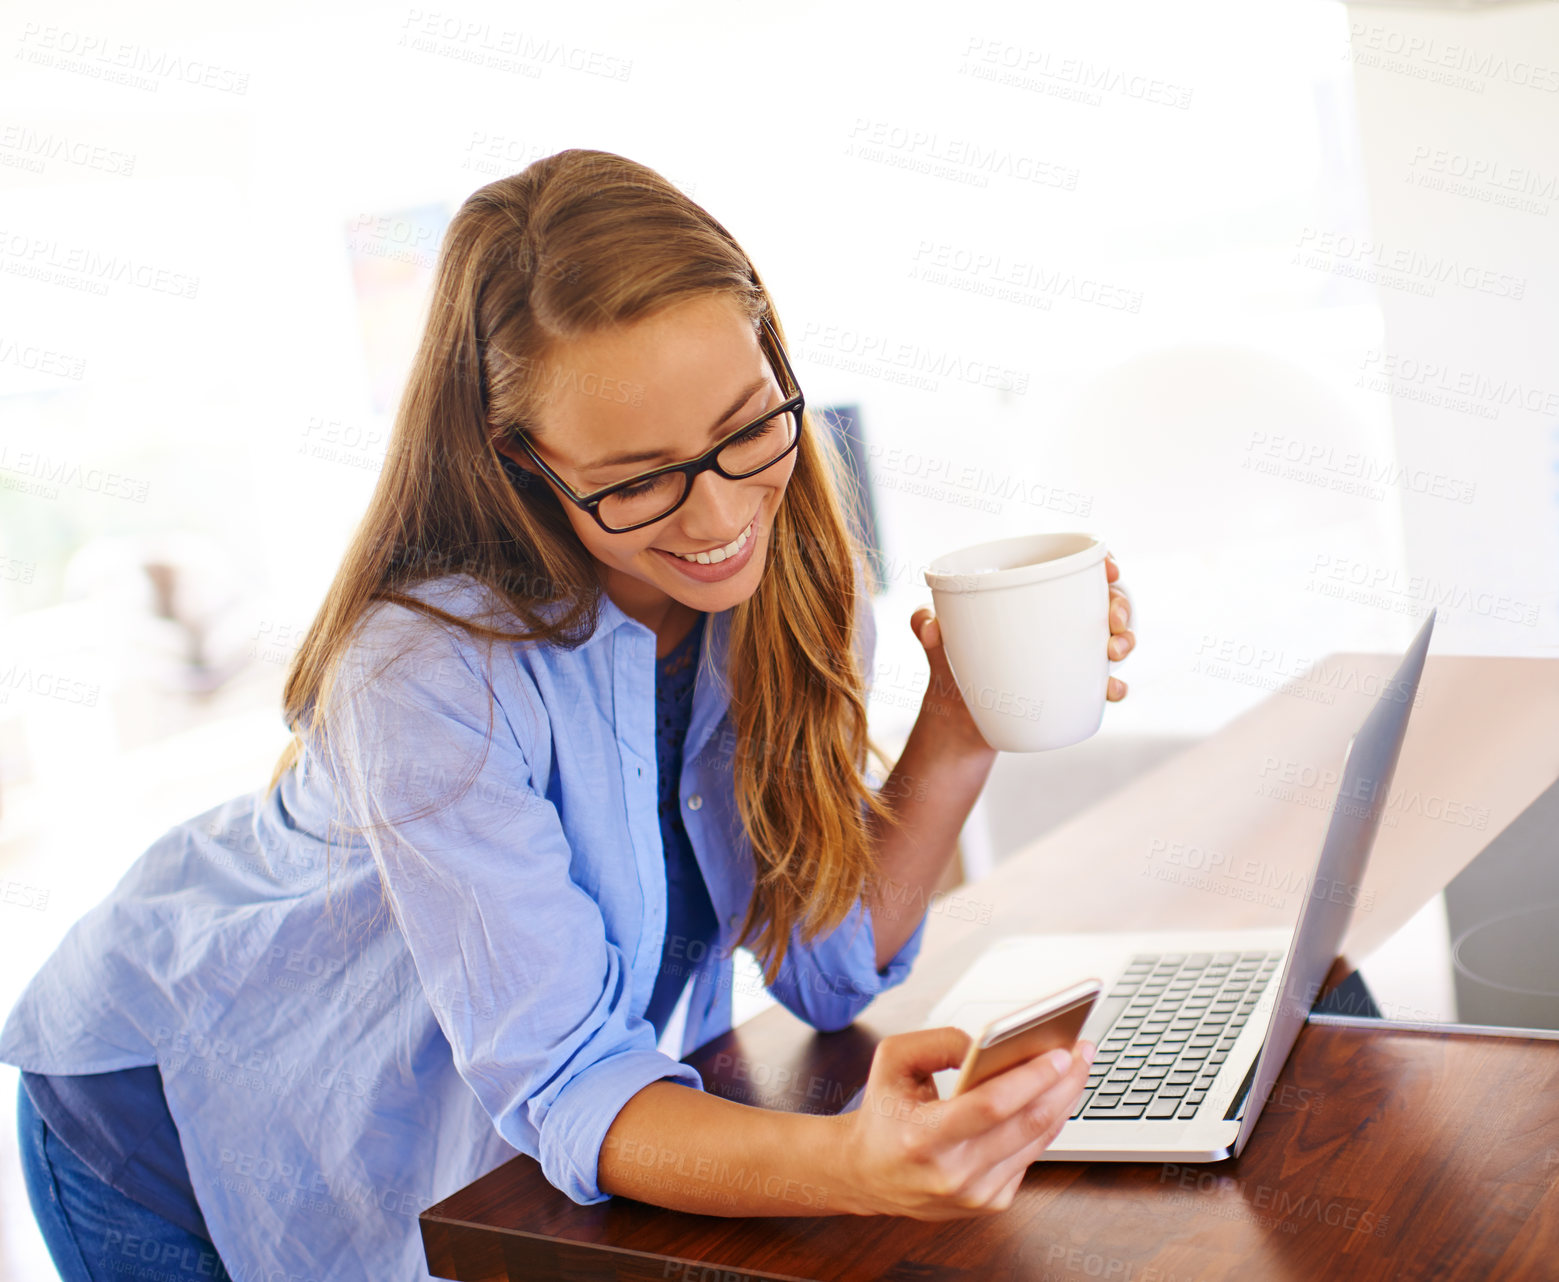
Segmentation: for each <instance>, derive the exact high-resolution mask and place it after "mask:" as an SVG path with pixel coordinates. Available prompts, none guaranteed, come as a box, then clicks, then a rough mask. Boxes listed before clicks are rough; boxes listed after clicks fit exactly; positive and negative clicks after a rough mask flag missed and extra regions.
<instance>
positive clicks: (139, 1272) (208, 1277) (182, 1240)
mask: <svg viewBox="0 0 1559 1282" xmlns="http://www.w3.org/2000/svg"><path fill="white" fill-rule="evenodd" d="M17 1096H18V1099H17V1101H16V1136H17V1142H18V1143H19V1145H20V1146H21V1150H22V1175H23V1177H24V1178H25V1179H26V1181H27V1198H28V1201H30V1202H31V1203H32V1213H33V1215H34V1217H35V1218H36V1219H37V1221H38V1227H39V1229H41V1230H42V1232H43V1240H44V1242H45V1243H46V1244H47V1245H48V1248H49V1254H50V1255H51V1256H53V1257H54V1267H55V1268H57V1269H58V1270H59V1272H60V1277H61V1278H62V1279H63V1282H129V1279H142V1280H143V1282H193V1280H195V1279H203V1280H204V1282H226V1279H227V1276H228V1274H227V1269H226V1268H224V1267H223V1265H222V1260H221V1258H220V1257H219V1256H218V1255H217V1250H216V1247H214V1246H212V1245H211V1243H210V1242H208V1241H206V1239H205V1238H201V1237H196V1236H195V1235H194V1234H193V1233H190V1232H189V1231H188V1230H186V1229H181V1228H180V1227H179V1226H178V1225H177V1224H170V1223H169V1222H168V1221H167V1220H165V1219H163V1218H162V1216H160V1215H158V1214H157V1213H156V1212H155V1211H152V1210H148V1209H147V1208H146V1207H144V1206H142V1205H141V1204H140V1203H139V1202H137V1201H135V1200H134V1199H133V1198H128V1197H126V1196H125V1195H124V1194H123V1193H121V1192H119V1190H118V1189H116V1188H113V1187H111V1186H110V1185H108V1184H105V1183H104V1182H103V1181H102V1180H100V1179H98V1177H97V1176H96V1175H94V1174H93V1173H92V1172H91V1170H90V1169H88V1167H87V1166H86V1164H85V1163H84V1162H82V1160H81V1159H80V1158H78V1157H77V1156H76V1155H75V1154H74V1153H72V1152H71V1151H70V1149H69V1148H68V1147H66V1145H65V1144H64V1143H63V1141H61V1139H60V1138H59V1136H57V1135H56V1134H55V1133H54V1132H53V1131H51V1130H50V1129H49V1128H48V1125H47V1124H46V1123H45V1122H44V1120H43V1118H42V1117H40V1116H39V1115H38V1110H37V1109H36V1108H35V1107H33V1102H32V1097H31V1096H30V1095H28V1094H27V1088H26V1087H25V1086H22V1085H20V1084H18V1086H17Z"/></svg>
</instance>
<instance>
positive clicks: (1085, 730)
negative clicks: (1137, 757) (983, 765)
mask: <svg viewBox="0 0 1559 1282" xmlns="http://www.w3.org/2000/svg"><path fill="white" fill-rule="evenodd" d="M1105 550H1106V549H1105V546H1104V541H1103V540H1102V539H1100V538H1097V537H1095V536H1094V535H1092V534H1024V535H1019V536H1018V537H1017V538H1010V539H997V540H996V541H995V542H992V543H980V544H977V545H975V546H974V547H968V548H963V549H961V550H959V551H957V552H949V553H948V554H947V555H945V556H940V557H938V558H937V559H936V560H935V561H933V562H932V563H931V565H930V566H929V568H927V570H926V572H925V576H926V584H927V586H928V587H930V589H931V597H932V601H933V604H934V608H935V610H936V617H937V621H938V623H939V624H940V625H941V628H942V644H943V646H944V647H945V648H946V650H947V661H948V664H949V665H950V666H951V668H952V670H953V678H954V680H955V681H957V683H958V693H959V694H961V695H962V696H963V700H964V703H965V704H966V705H967V706H968V708H969V713H970V715H971V716H972V717H973V718H974V724H975V725H976V726H977V727H978V728H979V731H980V734H981V735H983V736H984V738H985V741H986V743H988V744H990V746H991V747H993V748H1000V749H1002V750H1003V751H1005V752H1038V751H1041V750H1043V749H1046V748H1064V747H1066V745H1068V744H1072V743H1078V742H1079V741H1081V740H1083V739H1086V738H1088V736H1089V735H1091V734H1093V733H1094V732H1095V731H1096V730H1098V728H1099V723H1100V722H1101V721H1102V720H1103V719H1104V704H1105V694H1106V692H1107V691H1108V689H1109V683H1110V656H1109V650H1108V648H1107V647H1108V646H1109V642H1110V589H1109V581H1108V579H1107V578H1106V576H1105V571H1104V554H1105Z"/></svg>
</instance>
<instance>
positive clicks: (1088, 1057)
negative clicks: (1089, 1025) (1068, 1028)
mask: <svg viewBox="0 0 1559 1282" xmlns="http://www.w3.org/2000/svg"><path fill="white" fill-rule="evenodd" d="M1098 1053H1099V1048H1098V1047H1097V1046H1095V1045H1094V1044H1093V1043H1092V1042H1084V1043H1083V1044H1082V1051H1081V1054H1082V1057H1083V1063H1085V1064H1092V1063H1093V1057H1094V1056H1095V1055H1097V1054H1098Z"/></svg>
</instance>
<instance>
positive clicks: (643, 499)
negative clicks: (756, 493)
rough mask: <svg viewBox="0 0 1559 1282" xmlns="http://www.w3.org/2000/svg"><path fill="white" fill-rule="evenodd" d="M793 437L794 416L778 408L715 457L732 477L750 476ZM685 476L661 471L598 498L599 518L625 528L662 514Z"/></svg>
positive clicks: (681, 489)
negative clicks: (623, 488) (656, 474)
mask: <svg viewBox="0 0 1559 1282" xmlns="http://www.w3.org/2000/svg"><path fill="white" fill-rule="evenodd" d="M795 439H796V415H795V412H794V411H792V410H781V411H778V412H776V413H774V414H771V415H769V417H768V418H766V419H763V420H762V421H761V422H758V423H754V424H753V425H752V426H751V427H749V428H747V430H746V431H744V432H742V433H740V434H739V435H737V436H736V437H734V438H733V439H732V440H730V441H729V442H727V443H726V446H725V448H724V449H722V450H721V451H720V453H719V454H718V455H717V456H716V457H717V458H718V459H719V462H720V466H721V468H723V469H724V470H725V471H726V472H728V473H730V474H731V475H733V476H750V475H752V473H754V472H760V471H762V470H763V469H764V468H766V467H768V466H769V464H770V463H773V462H775V461H776V460H777V459H778V458H779V457H780V456H781V455H782V454H784V453H785V451H786V450H788V449H789V448H790V447H791V445H792V444H793V443H794V441H795ZM687 485H688V479H687V475H686V473H683V472H664V473H662V474H661V475H660V476H652V477H650V478H649V479H648V480H645V481H641V482H639V484H637V485H630V486H629V487H628V488H627V489H625V490H618V491H616V492H615V493H613V494H609V495H607V496H606V497H605V498H604V499H602V500H601V506H600V507H599V508H598V509H597V511H598V512H599V513H600V516H601V520H602V521H603V522H605V524H606V525H607V526H609V527H611V528H612V529H625V528H627V527H628V526H630V525H640V524H643V523H644V522H647V521H654V520H657V519H658V518H660V517H662V516H665V515H666V514H667V513H668V512H670V511H671V510H672V508H674V507H676V506H677V504H679V503H681V502H682V496H683V494H684V493H686V491H687Z"/></svg>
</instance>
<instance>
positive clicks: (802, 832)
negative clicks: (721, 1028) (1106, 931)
mask: <svg viewBox="0 0 1559 1282" xmlns="http://www.w3.org/2000/svg"><path fill="white" fill-rule="evenodd" d="M710 295H719V296H724V297H727V298H730V299H733V300H735V301H736V302H737V303H738V305H739V306H740V308H741V310H742V311H743V313H744V314H745V315H746V316H747V317H748V318H749V319H750V320H751V322H752V324H753V326H754V328H755V330H756V331H757V332H758V335H759V341H760V343H762V344H763V346H764V350H765V355H766V356H767V357H768V360H769V362H770V364H771V366H772V367H773V368H775V369H778V368H779V362H778V360H777V355H776V353H775V352H773V351H770V350H768V348H769V346H770V344H769V343H768V341H767V339H766V337H765V336H764V333H763V327H762V326H761V325H760V323H759V322H760V321H761V319H762V318H764V317H767V318H768V320H769V322H770V323H771V324H772V326H773V328H774V330H775V331H776V333H777V334H778V335H779V336H780V341H781V342H783V341H784V331H783V329H782V328H781V326H780V322H779V318H778V316H776V315H775V312H774V307H773V304H772V302H771V301H770V299H769V295H768V291H767V290H766V289H765V288H764V285H763V282H762V280H761V279H760V278H759V276H758V273H757V270H756V269H755V268H754V267H753V265H752V263H751V261H750V260H749V259H748V257H747V255H746V254H745V253H744V252H743V251H742V249H741V247H740V246H739V245H738V244H737V242H736V240H735V239H734V238H733V237H732V236H731V234H730V233H729V232H727V231H726V229H725V228H724V227H722V226H721V225H720V223H718V222H717V221H715V219H714V218H712V217H711V216H710V215H709V214H708V213H707V212H706V211H705V210H704V209H702V208H701V207H700V206H699V205H697V204H695V203H694V202H693V201H692V200H690V199H689V198H688V197H687V196H686V195H684V194H683V193H682V192H681V191H679V190H678V189H677V188H676V187H675V186H673V185H672V184H671V183H670V182H668V181H666V179H664V178H662V177H661V176H660V175H659V174H658V173H656V172H655V171H654V170H652V169H648V168H646V167H645V166H643V165H640V164H636V163H634V162H633V161H631V160H627V159H625V158H623V157H621V156H617V155H614V154H612V153H610V152H603V151H590V150H579V149H575V150H569V151H562V152H559V153H557V154H556V155H553V156H548V157H546V158H544V159H542V160H538V161H536V162H535V163H534V164H532V165H530V166H528V167H527V168H526V169H525V170H523V171H522V172H520V173H518V174H514V175H513V176H511V177H508V178H502V179H499V180H498V181H496V182H492V183H489V184H488V185H487V186H485V187H483V188H481V189H480V190H478V191H476V192H475V193H473V194H472V195H471V196H470V197H469V198H468V199H467V200H466V201H465V202H464V204H463V205H462V206H461V207H460V209H459V211H458V212H457V213H456V214H455V216H454V218H453V220H452V221H451V223H450V225H449V228H448V230H447V232H446V233H445V236H444V241H443V245H442V247H441V249H440V252H439V257H438V265H437V269H436V272H435V281H434V287H433V300H432V305H431V307H430V311H429V316H428V321H427V326H426V329H425V331H424V333H423V335H422V340H421V343H420V346H419V347H418V350H417V354H416V357H415V359H414V360H413V362H412V366H411V371H410V375H409V378H408V382H407V385H406V389H405V393H404V395H403V397H402V400H401V403H400V406H399V409H398V412H397V415H396V419H395V425H394V430H393V433H392V435H391V438H390V442H389V447H388V450H387V453H386V457H385V462H384V467H383V471H382V473H381V474H380V477H379V482H378V485H377V488H376V489H375V490H374V494H373V497H372V499H371V500H370V502H369V506H368V510H367V512H366V514H365V515H364V517H363V520H362V522H361V524H360V525H359V526H358V528H357V531H356V533H355V535H354V537H353V539H352V541H351V543H350V545H349V547H348V549H347V552H346V555H345V557H344V559H343V560H342V563H341V565H340V568H339V569H338V570H337V571H336V575H335V579H334V580H333V582H332V583H331V586H330V589H329V591H328V593H327V594H326V597H325V601H324V603H323V605H322V606H321V607H320V610H319V612H318V614H317V615H316V616H315V618H314V620H313V623H312V624H311V625H310V627H309V630H308V634H307V636H306V637H305V639H304V641H303V644H302V645H301V647H300V648H299V650H298V652H297V654H296V656H295V657H294V659H293V662H292V664H291V666H290V668H289V670H288V673H287V680H286V686H285V691H284V696H283V707H284V713H285V716H286V718H287V724H288V725H289V727H291V728H292V730H293V731H294V735H293V740H292V742H291V743H290V744H289V745H288V747H287V749H286V750H285V751H284V752H283V754H282V756H281V759H280V760H279V761H278V763H277V766H276V769H275V772H274V773H273V775H272V778H271V783H270V786H271V787H273V788H274V787H275V786H276V784H277V783H278V782H279V781H280V779H281V778H282V776H283V775H284V773H285V772H286V771H287V770H288V769H290V768H291V767H292V765H293V764H294V762H295V761H296V760H297V759H298V756H299V754H300V752H301V749H302V742H303V739H304V738H305V737H310V738H312V737H313V736H314V735H316V734H328V726H327V725H326V724H324V721H323V716H324V714H323V707H324V704H325V702H326V696H327V695H328V692H329V691H330V688H331V683H332V680H333V675H334V672H335V669H336V667H337V666H338V664H339V661H340V659H341V657H342V654H343V653H344V651H345V649H346V648H347V644H348V642H349V640H350V637H351V634H352V631H353V628H354V626H355V625H356V624H357V623H358V622H359V621H360V620H361V619H362V617H363V615H364V613H365V612H366V611H368V610H369V609H370V608H372V607H373V605H374V603H375V602H381V601H383V602H394V603H397V604H400V605H404V606H406V607H408V608H411V609H413V610H416V611H418V612H420V613H422V614H425V615H428V616H430V617H432V618H436V619H438V620H439V621H440V622H442V623H443V624H445V625H446V626H455V627H460V628H463V629H464V630H465V631H466V632H467V633H468V634H470V635H471V636H473V637H484V638H486V639H487V641H488V643H489V644H491V643H492V642H494V641H506V642H513V641H525V642H539V643H545V644H552V645H561V646H566V647H572V646H576V645H578V644H580V643H582V642H583V641H584V640H585V639H587V638H588V637H589V636H590V635H591V633H592V632H593V631H594V630H595V626H596V620H597V612H598V610H599V606H600V592H601V587H600V581H599V579H598V577H597V573H596V566H595V561H594V558H593V557H592V556H591V554H590V553H589V552H588V551H587V550H586V549H585V547H584V545H583V544H582V543H581V542H580V540H579V538H578V536H577V535H576V534H575V532H574V530H573V527H572V526H571V525H570V523H569V521H568V517H567V516H566V514H565V513H564V511H563V508H562V503H561V500H559V498H558V497H557V495H556V494H554V493H553V492H552V490H551V488H550V487H548V486H546V485H542V484H539V483H537V484H525V483H523V480H522V483H520V484H516V483H515V480H514V479H511V476H510V474H509V472H508V471H506V469H505V468H504V466H503V465H502V461H501V458H500V455H499V453H498V451H497V450H496V449H495V442H497V441H500V440H503V439H505V438H506V437H512V435H513V434H514V433H515V432H516V431H518V430H520V429H522V428H523V429H524V430H525V431H527V432H528V433H531V434H538V435H539V432H538V426H539V425H538V416H537V409H538V407H539V406H541V405H542V404H543V403H544V401H545V394H546V389H545V388H544V387H543V386H542V384H543V382H544V376H543V374H542V373H541V371H542V369H543V367H544V362H543V357H544V355H545V353H546V351H547V348H548V345H549V343H551V342H553V341H554V340H563V341H567V340H571V339H574V338H577V337H580V336H583V335H587V334H590V333H592V332H593V331H595V330H597V329H599V328H601V327H604V326H609V325H618V324H623V323H628V322H632V321H634V320H637V319H640V318H643V317H647V316H649V315H651V314H653V313H655V312H657V311H659V310H661V309H662V308H666V307H668V306H671V305H673V304H675V303H678V302H684V301H689V300H693V299H697V298H701V297H707V296H710ZM797 452H798V457H797V460H796V464H795V468H794V470H793V472H792V474H791V478H790V481H789V483H788V485H787V488H786V491H785V495H784V498H783V500H782V501H781V503H780V505H779V507H778V510H777V511H776V513H775V517H774V524H773V529H772V532H771V535H770V542H769V553H768V555H769V562H768V564H767V566H766V567H765V570H764V573H763V576H762V578H761V580H760V581H759V585H758V588H757V590H756V592H754V594H753V595H752V596H751V597H750V598H748V599H747V600H745V601H743V602H741V603H739V604H738V605H736V606H735V607H734V608H733V609H732V611H731V620H730V625H731V626H730V631H729V646H728V668H727V672H726V674H725V675H726V683H727V686H728V688H729V691H730V696H731V698H730V707H731V716H732V719H733V722H734V727H735V731H736V734H735V755H734V759H733V762H732V769H733V774H734V780H735V792H736V802H737V806H738V809H739V812H740V815H741V819H742V822H743V826H744V829H745V833H746V836H747V839H748V841H749V843H750V845H751V848H752V853H753V857H754V860H755V862H756V868H755V889H754V893H753V897H752V900H751V902H750V904H749V906H748V910H747V915H746V918H745V920H744V921H743V923H742V926H741V929H740V931H739V934H738V939H739V942H742V943H744V944H747V945H748V946H750V947H751V948H752V949H753V951H754V952H755V953H756V954H757V955H758V957H759V958H760V959H761V960H762V962H763V964H764V971H765V977H766V980H767V981H768V982H773V980H774V979H775V978H776V977H777V975H778V972H779V968H780V963H781V962H782V960H783V959H784V956H785V953H786V949H787V946H788V944H789V941H790V937H791V933H792V931H793V930H794V929H795V928H796V927H797V926H800V927H801V932H802V934H801V937H802V938H803V939H808V940H809V939H812V938H815V937H816V936H817V935H819V934H823V933H826V932H828V931H830V930H832V929H834V928H835V927H837V926H838V925H839V924H840V923H841V922H842V921H843V919H844V918H845V917H846V916H847V915H848V913H849V911H850V909H851V908H852V907H853V905H854V904H855V902H856V901H857V900H858V899H859V898H861V896H862V894H863V893H865V892H866V891H867V890H868V889H869V887H870V886H871V885H873V884H874V883H875V880H876V878H875V867H874V860H873V850H872V843H871V838H870V827H869V824H870V816H871V815H874V814H875V815H877V816H879V817H880V818H882V819H883V820H885V821H886V822H888V823H890V824H891V823H894V822H896V821H895V817H894V815H893V812H892V810H891V808H890V807H889V806H888V804H887V803H886V802H884V801H883V800H882V799H881V798H880V797H879V796H878V795H877V793H876V792H875V791H874V790H873V789H872V788H871V787H870V786H869V783H868V780H867V776H866V754H867V750H868V749H870V750H871V751H872V752H873V753H874V754H876V755H877V756H878V757H879V759H880V758H881V753H880V752H878V750H877V747H876V745H875V744H873V743H872V742H871V740H870V738H869V737H868V734H867V725H866V704H865V689H866V685H865V674H864V673H862V672H861V671H860V665H859V664H858V663H857V661H856V656H855V648H854V647H855V643H856V637H855V613H856V610H857V608H859V607H863V606H869V603H867V602H861V601H860V600H859V598H860V596H861V594H863V593H867V592H869V587H868V585H867V584H866V583H865V582H863V581H861V579H860V570H861V567H863V566H864V564H865V561H864V557H863V550H862V549H861V547H860V546H859V543H858V541H857V539H856V538H855V536H854V534H853V533H852V530H851V528H850V525H849V522H848V520H847V519H846V516H845V511H846V508H845V504H847V503H850V502H852V501H853V497H854V496H853V490H852V487H853V485H854V482H853V478H852V476H851V473H850V472H849V470H848V469H847V468H846V467H845V466H844V465H843V464H842V462H841V460H840V459H839V456H838V453H837V450H836V448H835V446H834V445H833V443H832V441H831V439H830V438H829V437H828V436H825V435H824V434H822V433H820V432H818V431H817V430H815V424H814V423H813V421H812V419H811V417H810V415H809V417H808V419H807V421H806V423H805V424H804V426H803V431H802V435H801V442H800V445H799V446H798V451H797ZM455 571H458V572H460V573H463V574H466V575H469V576H471V577H472V578H474V579H476V580H478V581H480V582H481V583H482V584H484V585H485V586H486V587H487V588H489V589H491V591H492V592H493V593H494V594H496V596H497V599H498V600H499V601H501V602H502V603H503V604H504V605H505V606H506V607H507V609H508V610H509V611H510V612H511V614H512V617H513V619H514V620H515V621H518V622H519V623H520V624H521V625H522V630H520V631H501V630H499V629H497V628H494V627H490V626H488V625H486V624H482V623H478V622H476V621H475V620H474V619H468V618H459V617H456V616H454V615H450V614H448V613H446V612H444V611H442V610H439V609H438V608H437V607H435V606H433V605H431V604H429V603H428V602H425V601H423V600H421V599H419V598H418V597H416V596H412V595H409V594H408V589H409V588H411V587H413V586H414V585H416V584H418V583H420V582H423V581H426V580H430V579H435V578H438V577H440V576H442V575H445V574H448V573H451V572H455Z"/></svg>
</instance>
